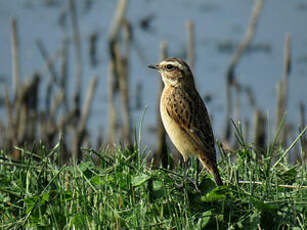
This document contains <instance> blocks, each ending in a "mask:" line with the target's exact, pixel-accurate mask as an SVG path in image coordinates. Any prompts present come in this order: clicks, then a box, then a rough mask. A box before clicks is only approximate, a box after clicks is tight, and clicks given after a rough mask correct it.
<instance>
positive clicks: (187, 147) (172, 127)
mask: <svg viewBox="0 0 307 230" xmlns="http://www.w3.org/2000/svg"><path fill="white" fill-rule="evenodd" d="M164 91H165V90H164ZM164 91H163V93H162V96H161V101H160V113H161V118H162V122H163V125H164V127H165V130H166V132H167V134H168V136H169V137H170V139H171V141H172V142H173V144H174V145H175V147H176V148H177V150H178V151H179V152H180V153H181V155H182V156H183V158H184V160H187V159H188V156H189V155H197V153H196V152H197V149H196V148H195V146H194V145H193V141H192V140H191V137H190V136H189V135H188V134H187V133H186V131H185V130H184V128H183V127H181V126H180V124H179V123H177V122H176V121H175V120H174V119H173V118H172V117H171V116H170V114H169V113H168V112H167V106H168V103H167V97H168V96H170V94H169V93H170V92H169V91H167V90H166V91H165V92H164ZM169 109H171V108H169Z"/></svg>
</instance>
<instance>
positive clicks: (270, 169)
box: [0, 130, 307, 229]
mask: <svg viewBox="0 0 307 230" xmlns="http://www.w3.org/2000/svg"><path fill="white" fill-rule="evenodd" d="M238 131H239V132H238V133H239V135H237V137H238V141H239V142H240V147H239V149H238V150H236V151H235V153H233V154H229V153H227V154H226V153H225V152H224V151H223V149H222V148H219V151H220V155H221V157H220V162H219V166H220V172H221V175H222V178H223V180H224V182H225V185H224V186H222V187H219V188H218V187H216V186H215V183H214V182H213V180H212V178H211V177H210V175H209V174H207V173H206V172H205V171H202V172H201V174H200V178H199V181H200V183H199V189H200V192H198V191H197V190H196V189H195V187H194V185H193V183H192V182H191V181H192V180H191V179H192V178H193V179H194V178H195V170H196V163H195V162H194V161H192V163H191V167H189V171H188V179H187V180H186V181H185V183H184V186H183V187H180V186H179V184H180V183H181V182H182V180H183V177H182V175H183V169H182V167H181V166H178V167H176V168H175V169H170V168H169V169H162V168H160V169H157V170H151V169H150V168H149V167H148V166H146V164H145V161H146V154H147V153H148V152H147V151H144V150H141V148H140V145H138V144H135V145H134V148H133V149H132V150H127V149H121V148H118V149H117V150H115V151H111V150H109V149H104V150H101V151H99V152H95V151H94V150H92V149H83V153H84V156H86V159H84V161H82V162H81V163H80V164H78V165H76V164H71V165H62V166H59V165H60V164H59V161H58V160H59V159H60V156H61V148H60V147H61V143H60V141H59V143H58V144H57V145H56V146H55V147H54V148H53V149H52V150H51V151H47V150H46V148H45V147H44V145H42V144H40V146H38V147H35V148H33V149H39V150H38V151H37V152H35V153H34V152H31V151H27V150H24V149H21V152H22V158H21V161H20V162H13V161H11V160H9V159H8V158H7V153H5V151H4V150H2V151H1V164H0V180H1V185H0V228H1V229H19V228H31V229H306V227H307V189H306V185H307V181H306V163H305V162H304V160H302V161H301V162H302V163H300V164H296V165H289V164H288V163H287V160H286V159H285V156H286V154H287V153H288V152H289V150H290V148H288V149H286V150H284V149H282V148H281V147H280V148H277V147H276V144H275V143H274V141H273V142H272V143H271V145H270V146H268V148H267V150H266V151H264V152H262V153H261V154H260V153H259V152H257V151H255V149H254V148H253V146H252V145H248V144H246V143H245V142H244V140H243V139H242V135H240V130H238ZM299 137H300V136H298V138H297V140H298V139H299ZM275 139H276V138H275ZM294 144H295V143H292V145H290V147H292V146H293V145H294ZM274 146H275V147H274ZM144 156H145V157H144ZM273 156H274V158H276V159H279V160H278V161H275V162H277V163H275V164H273V163H274V162H272V159H273ZM301 156H302V157H303V154H301ZM93 159H95V160H93Z"/></svg>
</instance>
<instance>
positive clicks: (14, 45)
mask: <svg viewBox="0 0 307 230" xmlns="http://www.w3.org/2000/svg"><path fill="white" fill-rule="evenodd" d="M16 24H17V23H16V19H15V18H12V59H13V60H12V63H13V70H12V71H13V92H14V98H16V97H17V94H18V88H19V71H20V70H19V39H18V34H17V25H16ZM14 100H15V99H14Z"/></svg>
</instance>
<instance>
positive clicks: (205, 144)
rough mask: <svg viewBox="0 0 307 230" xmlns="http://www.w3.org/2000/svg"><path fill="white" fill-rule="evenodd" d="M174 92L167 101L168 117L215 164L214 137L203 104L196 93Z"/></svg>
mask: <svg viewBox="0 0 307 230" xmlns="http://www.w3.org/2000/svg"><path fill="white" fill-rule="evenodd" d="M175 90H176V89H175ZM176 91H177V92H174V93H173V96H172V97H169V98H168V100H167V103H168V106H167V113H168V115H169V116H170V117H171V118H172V119H174V120H175V121H176V123H177V124H179V125H180V127H181V129H182V130H183V131H185V132H186V134H187V135H188V136H190V137H191V139H192V140H193V141H194V143H195V144H196V147H197V148H198V149H199V150H201V151H202V152H204V153H205V154H206V157H207V158H208V159H209V160H210V161H212V162H214V163H215V162H216V152H215V146H214V136H213V131H212V127H211V124H210V119H209V115H208V112H207V109H206V107H205V104H204V103H203V101H202V99H201V97H200V96H199V94H198V93H197V91H194V90H193V91H194V92H193V91H189V92H187V91H184V90H176ZM174 95H175V96H174Z"/></svg>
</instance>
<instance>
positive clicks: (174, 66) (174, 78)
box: [148, 58, 194, 86]
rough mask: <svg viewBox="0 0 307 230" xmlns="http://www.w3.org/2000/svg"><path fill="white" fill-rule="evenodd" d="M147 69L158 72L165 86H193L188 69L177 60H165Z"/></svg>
mask: <svg viewBox="0 0 307 230" xmlns="http://www.w3.org/2000/svg"><path fill="white" fill-rule="evenodd" d="M148 67H149V68H152V69H156V70H158V71H159V72H160V74H161V77H162V80H163V82H164V84H165V86H194V79H193V74H192V71H191V69H190V67H189V66H188V64H187V63H185V62H184V61H183V60H181V59H179V58H166V59H164V60H163V61H161V62H160V63H159V64H156V65H149V66H148Z"/></svg>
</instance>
